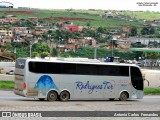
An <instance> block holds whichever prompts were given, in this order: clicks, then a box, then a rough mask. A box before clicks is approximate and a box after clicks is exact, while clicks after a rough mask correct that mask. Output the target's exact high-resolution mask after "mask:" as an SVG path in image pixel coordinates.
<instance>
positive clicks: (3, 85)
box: [0, 81, 14, 90]
mask: <svg viewBox="0 0 160 120" xmlns="http://www.w3.org/2000/svg"><path fill="white" fill-rule="evenodd" d="M13 88H14V82H13V81H0V89H6V90H12V89H13Z"/></svg>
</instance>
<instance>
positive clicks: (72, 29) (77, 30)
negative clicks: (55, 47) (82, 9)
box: [62, 24, 83, 32]
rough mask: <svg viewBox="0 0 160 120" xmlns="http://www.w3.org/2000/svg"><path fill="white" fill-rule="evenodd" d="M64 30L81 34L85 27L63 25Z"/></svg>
mask: <svg viewBox="0 0 160 120" xmlns="http://www.w3.org/2000/svg"><path fill="white" fill-rule="evenodd" d="M62 26H63V27H62V28H63V29H65V30H68V31H70V32H79V31H82V30H83V26H77V25H68V24H65V25H64V24H63V25H62Z"/></svg>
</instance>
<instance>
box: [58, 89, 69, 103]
mask: <svg viewBox="0 0 160 120" xmlns="http://www.w3.org/2000/svg"><path fill="white" fill-rule="evenodd" d="M59 98H60V100H61V101H67V100H68V99H69V98H70V94H69V92H67V91H62V92H61V94H60V96H59Z"/></svg>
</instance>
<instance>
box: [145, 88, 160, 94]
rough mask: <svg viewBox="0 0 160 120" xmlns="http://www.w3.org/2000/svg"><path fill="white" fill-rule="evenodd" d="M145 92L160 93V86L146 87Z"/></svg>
mask: <svg viewBox="0 0 160 120" xmlns="http://www.w3.org/2000/svg"><path fill="white" fill-rule="evenodd" d="M144 94H145V95H148V94H151V95H158V94H159V95H160V88H145V89H144Z"/></svg>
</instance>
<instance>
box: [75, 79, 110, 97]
mask: <svg viewBox="0 0 160 120" xmlns="http://www.w3.org/2000/svg"><path fill="white" fill-rule="evenodd" d="M76 89H79V90H83V89H88V90H89V91H88V93H89V94H91V93H93V91H94V90H95V89H96V90H98V89H99V90H101V89H108V90H112V89H113V85H112V84H111V83H110V82H108V81H104V82H103V83H102V84H100V85H94V84H90V82H89V81H87V82H86V83H83V82H80V81H78V82H76Z"/></svg>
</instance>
